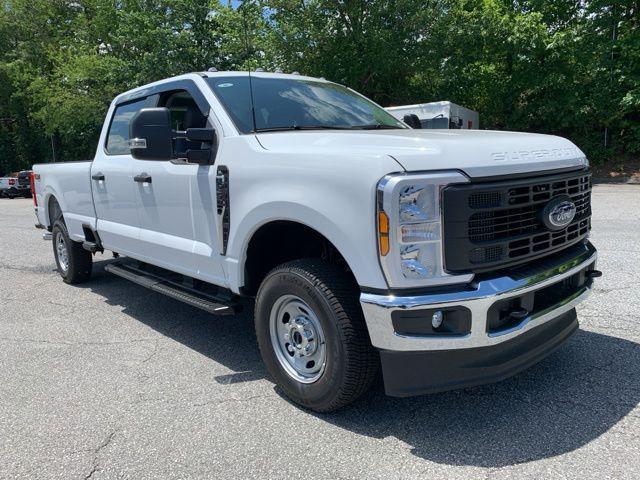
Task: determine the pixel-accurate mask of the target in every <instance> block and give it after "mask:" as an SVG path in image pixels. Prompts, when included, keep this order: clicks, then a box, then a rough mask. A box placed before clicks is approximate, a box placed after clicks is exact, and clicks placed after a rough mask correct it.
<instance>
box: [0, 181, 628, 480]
mask: <svg viewBox="0 0 640 480" xmlns="http://www.w3.org/2000/svg"><path fill="white" fill-rule="evenodd" d="M593 207H594V218H593V233H592V241H593V242H594V243H595V244H596V246H597V247H598V248H599V250H600V260H599V268H600V269H601V270H602V271H603V272H604V276H603V277H602V278H601V279H599V281H598V282H597V286H596V288H595V292H594V294H593V295H592V296H591V297H590V298H589V299H588V300H587V302H586V303H584V304H583V305H582V306H581V307H580V308H579V312H578V313H579V318H580V321H581V330H580V331H579V332H578V333H576V334H575V335H574V336H573V337H572V338H571V339H570V340H569V341H568V342H567V343H566V344H565V345H564V346H563V347H562V348H561V349H560V350H558V351H557V352H556V353H554V354H553V355H552V356H550V357H548V358H547V359H545V360H544V361H542V362H541V363H539V364H538V365H536V366H534V367H533V368H531V369H529V370H528V371H526V372H524V373H521V374H519V375H517V376H516V377H514V378H511V379H509V380H506V381H503V382H501V383H498V384H494V385H488V386H483V387H477V388H472V389H466V390H461V391H455V392H448V393H443V394H437V395H431V396H423V397H416V398H409V399H395V398H389V397H386V396H385V395H384V394H383V392H382V387H381V385H377V386H376V387H375V388H374V390H373V391H372V392H371V393H370V394H369V395H367V396H366V397H364V398H363V399H361V400H360V401H359V402H358V403H356V404H355V405H354V406H353V407H351V408H349V409H346V410H343V411H341V412H338V413H334V414H330V415H316V414H313V413H310V412H308V411H305V410H302V409H300V408H298V407H296V406H295V405H292V404H291V403H289V402H288V401H287V400H286V399H284V398H283V397H282V396H281V395H280V394H279V392H278V390H277V389H276V388H274V385H273V384H272V383H271V382H270V381H269V380H268V379H267V378H266V373H265V370H264V368H263V366H262V363H261V360H260V356H259V353H258V349H257V346H256V340H255V336H254V333H253V324H252V322H253V318H252V313H251V311H250V310H249V311H247V312H246V313H245V314H243V315H237V316H233V317H223V318H220V317H215V316H212V315H209V314H207V313H204V312H201V311H199V310H196V309H193V308H191V307H189V306H186V305H184V304H182V303H179V302H177V301H174V300H171V299H168V298H165V297H163V296H161V295H159V294H156V293H152V292H149V291H147V290H145V289H144V288H142V287H139V286H137V285H134V284H132V283H129V282H127V281H126V280H123V279H120V278H118V277H114V276H111V275H109V274H108V273H106V272H104V265H105V264H106V263H107V262H109V261H112V260H111V259H110V255H97V256H96V262H95V264H94V267H95V268H94V275H93V277H92V280H91V281H90V282H88V283H86V284H83V285H80V286H70V285H66V284H64V283H63V282H62V281H61V279H60V278H59V276H58V274H57V273H56V272H55V270H54V269H55V264H54V260H53V254H52V249H51V243H50V242H45V241H43V240H42V238H41V235H42V231H38V230H35V229H34V227H33V224H34V223H35V217H34V215H33V205H32V203H31V200H0V478H7V479H9V478H11V479H13V478H65V479H67V478H72V479H73V478H77V479H86V478H91V479H103V478H109V479H111V478H114V479H115V478H130V479H146V478H158V479H172V478H241V479H244V478H260V479H267V478H305V479H314V478H323V479H324V478H331V479H338V478H367V479H371V478H385V479H394V478H398V479H400V478H401V479H409V478H447V479H458V478H459V479H469V478H495V479H501V478H532V479H533V478H535V479H538V478H581V479H601V478H616V479H617V478H639V477H640V408H639V407H638V403H639V402H640V287H639V285H638V284H639V282H640V187H639V186H632V185H600V186H596V187H595V189H594V194H593ZM408 368H410V366H408Z"/></svg>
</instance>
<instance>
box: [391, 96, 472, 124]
mask: <svg viewBox="0 0 640 480" xmlns="http://www.w3.org/2000/svg"><path fill="white" fill-rule="evenodd" d="M385 110H386V111H387V112H389V113H390V114H391V115H393V116H394V117H396V118H397V119H399V120H404V117H405V116H407V115H415V116H416V117H417V118H418V120H419V121H420V128H431V129H443V128H444V129H460V128H462V129H468V130H471V129H476V130H477V129H478V128H480V115H478V112H476V111H474V110H471V109H469V108H465V107H462V106H460V105H456V104H455V103H453V102H430V103H419V104H416V105H401V106H397V107H387V108H385Z"/></svg>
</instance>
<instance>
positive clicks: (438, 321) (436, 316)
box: [431, 310, 444, 330]
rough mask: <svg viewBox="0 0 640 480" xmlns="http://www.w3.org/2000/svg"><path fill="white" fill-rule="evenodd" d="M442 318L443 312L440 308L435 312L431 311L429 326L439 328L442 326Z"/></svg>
mask: <svg viewBox="0 0 640 480" xmlns="http://www.w3.org/2000/svg"><path fill="white" fill-rule="evenodd" d="M443 320H444V314H443V313H442V310H436V311H435V312H433V315H432V316H431V326H432V327H433V329H434V330H436V329H438V328H440V327H441V326H442V321H443Z"/></svg>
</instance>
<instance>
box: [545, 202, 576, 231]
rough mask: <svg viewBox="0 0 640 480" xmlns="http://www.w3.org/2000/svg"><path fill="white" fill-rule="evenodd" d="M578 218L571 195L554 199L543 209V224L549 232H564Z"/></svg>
mask: <svg viewBox="0 0 640 480" xmlns="http://www.w3.org/2000/svg"><path fill="white" fill-rule="evenodd" d="M575 216H576V205H575V203H573V202H572V201H571V197H569V195H561V196H559V197H556V198H554V199H552V200H551V201H550V202H549V203H547V204H546V205H545V207H544V208H543V209H542V223H544V225H545V226H546V227H547V228H548V229H549V230H562V229H563V228H565V227H566V226H567V225H569V224H570V223H571V221H572V220H573V219H574V218H575Z"/></svg>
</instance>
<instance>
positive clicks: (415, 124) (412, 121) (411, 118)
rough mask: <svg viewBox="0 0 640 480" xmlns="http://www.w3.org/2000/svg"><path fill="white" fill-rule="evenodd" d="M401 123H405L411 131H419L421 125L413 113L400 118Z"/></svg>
mask: <svg viewBox="0 0 640 480" xmlns="http://www.w3.org/2000/svg"><path fill="white" fill-rule="evenodd" d="M402 121H403V122H404V123H406V124H407V125H409V126H410V127H411V128H413V129H421V128H422V124H421V123H420V119H419V118H418V116H417V115H416V114H415V113H411V114H408V115H405V116H404V117H403V118H402Z"/></svg>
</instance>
